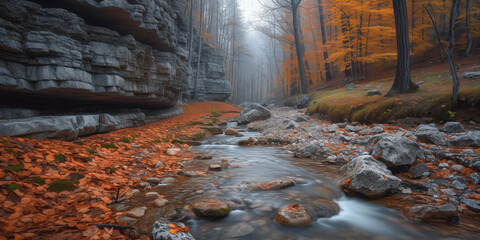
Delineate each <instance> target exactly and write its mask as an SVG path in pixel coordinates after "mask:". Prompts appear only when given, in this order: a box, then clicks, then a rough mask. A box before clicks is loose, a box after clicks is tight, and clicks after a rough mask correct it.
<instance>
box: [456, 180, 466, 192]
mask: <svg viewBox="0 0 480 240" xmlns="http://www.w3.org/2000/svg"><path fill="white" fill-rule="evenodd" d="M452 186H453V187H454V188H456V189H458V190H464V189H465V188H467V185H465V183H461V182H460V181H458V180H455V181H453V182H452Z"/></svg>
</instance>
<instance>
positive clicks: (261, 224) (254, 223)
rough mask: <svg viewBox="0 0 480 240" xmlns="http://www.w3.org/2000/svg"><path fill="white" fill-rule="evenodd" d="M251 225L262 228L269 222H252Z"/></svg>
mask: <svg viewBox="0 0 480 240" xmlns="http://www.w3.org/2000/svg"><path fill="white" fill-rule="evenodd" d="M250 223H251V224H252V225H254V226H258V227H261V226H264V225H265V224H267V221H265V220H262V219H260V220H255V221H251V222H250Z"/></svg>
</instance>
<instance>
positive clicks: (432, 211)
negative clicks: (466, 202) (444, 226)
mask: <svg viewBox="0 0 480 240" xmlns="http://www.w3.org/2000/svg"><path fill="white" fill-rule="evenodd" d="M456 216H458V213H457V207H456V206H455V205H453V204H445V205H441V206H430V205H420V206H415V207H412V208H410V210H409V211H408V212H407V217H409V218H410V219H412V220H415V221H428V220H435V219H448V218H451V217H456Z"/></svg>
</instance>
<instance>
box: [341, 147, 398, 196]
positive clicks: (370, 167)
mask: <svg viewBox="0 0 480 240" xmlns="http://www.w3.org/2000/svg"><path fill="white" fill-rule="evenodd" d="M340 174H341V177H342V184H341V188H342V189H343V190H344V191H345V192H347V193H350V194H352V193H359V194H362V195H364V196H366V197H370V198H376V197H381V196H383V195H385V194H386V193H388V192H389V191H391V190H393V189H396V188H397V187H398V186H399V185H400V183H401V182H402V181H401V180H400V179H399V178H397V177H395V176H393V175H392V173H391V172H390V170H388V169H387V166H386V165H385V164H384V163H382V162H379V161H377V160H376V159H375V158H373V157H372V156H370V155H364V156H360V157H357V158H355V159H353V160H352V161H350V162H349V163H347V164H346V165H345V166H343V167H342V168H341V169H340Z"/></svg>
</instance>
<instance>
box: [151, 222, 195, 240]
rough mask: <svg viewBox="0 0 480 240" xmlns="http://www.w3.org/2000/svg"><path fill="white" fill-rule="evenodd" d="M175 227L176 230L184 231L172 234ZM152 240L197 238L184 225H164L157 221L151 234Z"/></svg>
mask: <svg viewBox="0 0 480 240" xmlns="http://www.w3.org/2000/svg"><path fill="white" fill-rule="evenodd" d="M172 226H174V228H175V230H177V229H181V230H182V231H176V232H175V233H171V232H170V230H172V229H174V228H172ZM150 239H152V240H195V238H194V237H193V236H192V234H190V233H189V232H188V228H186V227H185V224H183V223H173V224H172V223H170V224H169V223H164V222H161V221H156V222H155V223H154V224H153V229H152V232H151V234H150Z"/></svg>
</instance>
